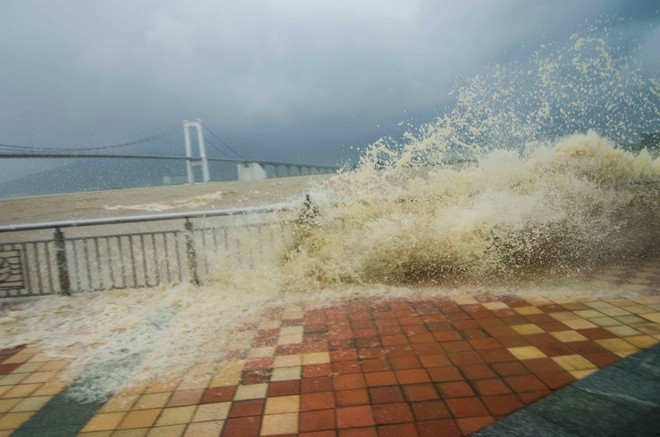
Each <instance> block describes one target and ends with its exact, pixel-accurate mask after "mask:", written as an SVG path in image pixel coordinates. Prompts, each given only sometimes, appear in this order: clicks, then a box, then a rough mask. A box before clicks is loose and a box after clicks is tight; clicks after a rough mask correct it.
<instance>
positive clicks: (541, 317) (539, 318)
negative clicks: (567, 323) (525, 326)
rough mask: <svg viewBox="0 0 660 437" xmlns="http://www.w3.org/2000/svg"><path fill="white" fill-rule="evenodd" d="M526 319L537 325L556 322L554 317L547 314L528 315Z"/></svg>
mask: <svg viewBox="0 0 660 437" xmlns="http://www.w3.org/2000/svg"><path fill="white" fill-rule="evenodd" d="M524 317H525V319H527V321H528V322H529V323H535V324H537V325H540V324H541V323H549V322H554V321H556V319H555V318H554V317H550V316H549V315H547V314H527V315H525V316H524Z"/></svg>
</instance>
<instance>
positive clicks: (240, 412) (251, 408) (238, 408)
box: [229, 399, 266, 417]
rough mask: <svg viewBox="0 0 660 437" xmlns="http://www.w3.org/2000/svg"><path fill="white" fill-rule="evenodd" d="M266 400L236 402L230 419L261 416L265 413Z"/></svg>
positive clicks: (232, 406) (230, 410)
mask: <svg viewBox="0 0 660 437" xmlns="http://www.w3.org/2000/svg"><path fill="white" fill-rule="evenodd" d="M265 404H266V400H265V399H251V400H249V401H236V402H234V403H232V404H231V408H230V409H229V417H246V416H259V415H261V414H262V413H263V411H264V405H265Z"/></svg>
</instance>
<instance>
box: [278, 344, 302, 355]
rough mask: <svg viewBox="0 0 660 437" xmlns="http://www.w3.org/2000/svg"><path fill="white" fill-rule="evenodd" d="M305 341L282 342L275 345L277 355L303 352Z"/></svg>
mask: <svg viewBox="0 0 660 437" xmlns="http://www.w3.org/2000/svg"><path fill="white" fill-rule="evenodd" d="M303 347H304V343H301V344H282V345H279V346H276V347H275V355H277V356H279V355H294V354H301V353H303Z"/></svg>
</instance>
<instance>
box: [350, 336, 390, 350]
mask: <svg viewBox="0 0 660 437" xmlns="http://www.w3.org/2000/svg"><path fill="white" fill-rule="evenodd" d="M355 346H357V347H358V348H374V347H382V346H383V343H382V342H381V341H380V337H362V338H356V339H355Z"/></svg>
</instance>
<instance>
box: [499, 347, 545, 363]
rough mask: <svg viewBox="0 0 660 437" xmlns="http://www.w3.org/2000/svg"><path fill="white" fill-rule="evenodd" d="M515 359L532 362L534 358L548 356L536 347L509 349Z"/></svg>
mask: <svg viewBox="0 0 660 437" xmlns="http://www.w3.org/2000/svg"><path fill="white" fill-rule="evenodd" d="M507 350H508V351H509V352H511V353H512V354H513V356H514V357H516V358H518V359H519V360H531V359H533V358H545V357H546V354H544V353H543V352H541V350H540V349H539V348H537V347H536V346H518V347H510V348H507Z"/></svg>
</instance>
